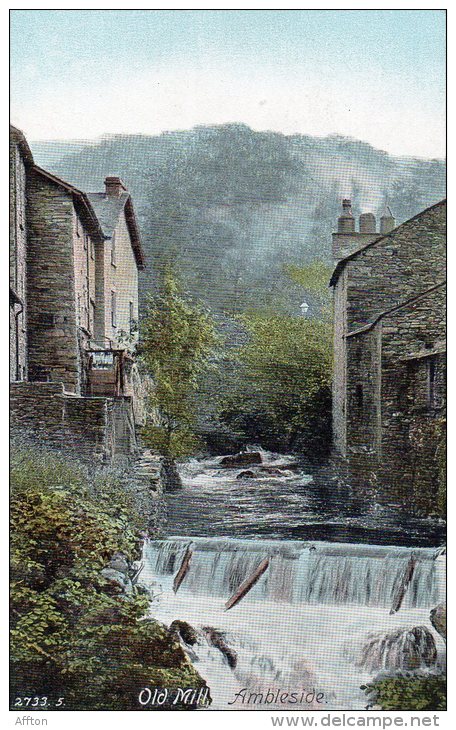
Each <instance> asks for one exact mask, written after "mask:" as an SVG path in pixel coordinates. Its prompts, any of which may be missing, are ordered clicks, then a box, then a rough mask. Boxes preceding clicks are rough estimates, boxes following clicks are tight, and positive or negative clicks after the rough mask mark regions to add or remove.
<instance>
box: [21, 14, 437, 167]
mask: <svg viewBox="0 0 456 730" xmlns="http://www.w3.org/2000/svg"><path fill="white" fill-rule="evenodd" d="M11 120H12V122H13V124H15V125H16V126H18V127H19V128H20V129H22V130H23V131H24V133H25V134H26V136H27V137H28V139H29V141H36V140H45V139H95V138H97V137H99V136H101V135H103V134H134V133H141V134H158V133H160V132H163V131H169V130H175V129H189V128H191V127H193V126H195V125H201V124H223V123H232V122H242V123H244V124H248V125H249V126H250V127H252V128H253V129H255V130H272V131H277V132H283V133H284V134H295V133H301V134H309V135H315V136H325V135H328V134H341V135H346V136H350V137H355V138H357V139H361V140H363V141H366V142H370V143H371V144H372V145H373V146H375V147H377V148H379V149H382V150H385V151H387V152H390V153H392V154H395V155H414V156H419V157H439V158H441V157H444V155H445V12H444V11H442V10H436V11H434V10H334V11H332V10H321V11H320V10H296V11H293V10H289V11H280V10H271V11H268V10H244V11H242V10H227V11H223V10H199V11H198V10H188V11H186V10H168V11H167V10H12V11H11Z"/></svg>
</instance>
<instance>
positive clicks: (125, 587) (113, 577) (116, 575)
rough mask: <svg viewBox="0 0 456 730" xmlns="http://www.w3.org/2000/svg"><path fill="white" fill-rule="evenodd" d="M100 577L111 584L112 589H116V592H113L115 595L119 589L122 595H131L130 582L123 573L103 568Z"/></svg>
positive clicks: (131, 587)
mask: <svg viewBox="0 0 456 730" xmlns="http://www.w3.org/2000/svg"><path fill="white" fill-rule="evenodd" d="M101 575H102V576H103V578H106V580H108V581H109V582H110V583H112V585H113V587H117V589H118V590H117V591H115V592H116V593H118V592H119V589H120V591H121V592H123V593H128V594H130V593H133V585H132V582H131V580H130V578H129V577H128V575H125V573H121V572H120V571H119V570H114V569H113V568H103V570H102V571H101Z"/></svg>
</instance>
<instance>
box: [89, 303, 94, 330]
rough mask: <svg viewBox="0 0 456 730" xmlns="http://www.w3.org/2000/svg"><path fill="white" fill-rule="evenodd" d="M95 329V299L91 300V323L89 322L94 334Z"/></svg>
mask: <svg viewBox="0 0 456 730" xmlns="http://www.w3.org/2000/svg"><path fill="white" fill-rule="evenodd" d="M94 329H95V302H94V301H93V299H91V300H90V322H89V330H90V332H91V333H92V334H93V332H94Z"/></svg>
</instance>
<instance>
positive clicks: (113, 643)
mask: <svg viewBox="0 0 456 730" xmlns="http://www.w3.org/2000/svg"><path fill="white" fill-rule="evenodd" d="M11 485H12V496H11V530H12V533H11V660H12V665H11V695H12V700H11V702H12V707H15V706H16V698H18V697H47V698H48V701H49V703H50V704H49V708H50V709H53V707H54V703H55V702H57V701H58V699H59V698H64V704H62V705H61V706H62V709H73V710H74V709H85V710H136V709H142V708H141V706H140V705H139V703H138V694H139V692H140V691H141V689H142V688H143V687H145V686H160V687H170V688H172V687H176V686H181V687H185V686H187V687H195V688H197V687H201V686H203V685H204V682H203V680H202V679H201V678H200V677H199V675H198V674H197V673H196V672H195V670H194V669H193V667H192V665H191V664H190V662H189V661H188V659H187V658H186V656H185V653H184V652H183V650H182V648H181V647H180V645H179V643H178V642H177V641H176V640H175V639H174V638H173V637H172V636H171V635H170V633H169V632H168V630H167V629H166V628H165V627H164V626H162V625H161V624H159V623H157V622H156V621H154V620H152V619H148V618H147V617H146V614H147V611H148V607H149V604H148V601H147V599H146V598H145V597H144V596H142V595H140V594H137V593H134V594H132V595H130V596H127V595H125V594H124V593H122V592H121V591H120V589H119V591H117V590H116V587H115V586H113V584H112V583H109V582H108V581H107V580H106V579H105V578H104V577H103V576H102V575H101V573H100V571H101V569H102V568H103V567H104V566H105V565H106V563H107V562H108V560H109V558H110V557H111V556H112V555H113V553H115V552H119V551H120V552H122V553H124V554H125V555H126V556H127V558H128V559H129V560H133V559H136V558H138V556H139V552H138V547H139V543H138V539H137V532H136V525H140V523H141V520H140V518H139V516H138V515H134V513H132V506H131V504H130V503H129V499H128V497H127V496H126V495H125V492H124V490H123V489H121V485H120V483H119V481H118V479H117V477H115V476H112V475H109V474H106V473H105V474H100V475H98V476H97V477H95V478H94V479H93V480H89V479H88V476H87V473H86V472H85V470H84V469H83V468H81V467H77V466H74V465H71V464H68V463H66V462H65V461H64V460H63V459H59V458H57V457H55V456H51V455H46V454H40V453H19V454H16V455H15V456H14V458H13V463H12V472H11ZM27 709H33V707H31V706H30V707H28V708H27Z"/></svg>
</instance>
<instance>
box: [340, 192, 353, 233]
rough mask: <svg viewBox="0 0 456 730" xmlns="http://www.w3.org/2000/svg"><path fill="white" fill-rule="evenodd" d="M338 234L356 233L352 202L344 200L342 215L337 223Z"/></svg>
mask: <svg viewBox="0 0 456 730" xmlns="http://www.w3.org/2000/svg"><path fill="white" fill-rule="evenodd" d="M337 232H338V233H355V219H354V218H353V215H352V210H351V200H349V199H348V198H344V199H343V201H342V215H341V216H339V219H338V221H337Z"/></svg>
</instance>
